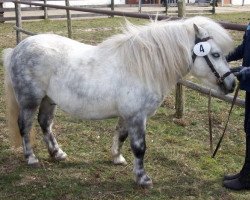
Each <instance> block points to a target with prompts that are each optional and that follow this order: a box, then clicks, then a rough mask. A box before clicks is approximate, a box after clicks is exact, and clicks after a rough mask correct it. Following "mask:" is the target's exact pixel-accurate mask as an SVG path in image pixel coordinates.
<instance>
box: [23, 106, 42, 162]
mask: <svg viewBox="0 0 250 200" xmlns="http://www.w3.org/2000/svg"><path fill="white" fill-rule="evenodd" d="M35 112H36V108H21V109H20V112H19V116H18V126H19V130H20V133H21V136H22V143H23V153H24V157H25V159H26V160H27V163H28V165H31V166H38V163H39V161H38V159H37V158H36V156H35V154H34V153H33V149H32V147H31V144H30V138H29V135H30V130H31V127H32V120H33V117H34V115H35Z"/></svg>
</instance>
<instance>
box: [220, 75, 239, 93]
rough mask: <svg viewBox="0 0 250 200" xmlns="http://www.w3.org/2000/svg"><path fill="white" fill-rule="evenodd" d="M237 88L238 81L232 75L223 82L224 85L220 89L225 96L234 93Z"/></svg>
mask: <svg viewBox="0 0 250 200" xmlns="http://www.w3.org/2000/svg"><path fill="white" fill-rule="evenodd" d="M235 86H236V81H235V78H233V76H232V75H230V76H229V77H227V78H225V80H223V82H222V84H220V88H221V90H222V91H223V93H225V94H228V93H232V92H233V91H234V89H235Z"/></svg>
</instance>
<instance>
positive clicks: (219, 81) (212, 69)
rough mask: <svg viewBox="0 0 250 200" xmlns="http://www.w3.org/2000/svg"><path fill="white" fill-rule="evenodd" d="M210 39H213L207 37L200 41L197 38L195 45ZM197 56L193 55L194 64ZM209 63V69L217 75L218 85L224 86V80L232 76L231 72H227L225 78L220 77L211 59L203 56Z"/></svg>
mask: <svg viewBox="0 0 250 200" xmlns="http://www.w3.org/2000/svg"><path fill="white" fill-rule="evenodd" d="M209 39H211V37H206V38H203V39H200V38H198V37H196V38H195V44H197V43H199V42H206V41H208V40H209ZM196 57H197V55H196V54H195V53H194V52H193V55H192V59H193V63H194V61H195V59H196ZM203 57H204V58H205V60H206V62H207V65H208V66H209V68H210V69H211V71H212V72H213V74H214V75H215V77H216V78H217V83H218V85H222V84H223V81H224V79H225V78H226V77H227V76H229V75H230V74H231V72H230V71H228V72H226V73H225V74H223V76H220V74H219V73H218V72H217V71H216V69H215V68H214V65H213V63H212V62H211V61H210V59H209V57H208V56H207V55H205V56H203Z"/></svg>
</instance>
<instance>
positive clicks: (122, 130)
mask: <svg viewBox="0 0 250 200" xmlns="http://www.w3.org/2000/svg"><path fill="white" fill-rule="evenodd" d="M232 46H233V43H232V39H231V38H230V36H229V34H228V33H227V31H226V30H225V29H223V28H222V27H221V26H220V25H219V24H217V23H215V22H214V21H212V20H210V19H208V18H204V17H194V18H190V19H187V20H180V21H162V22H158V21H153V22H151V23H149V24H148V25H145V26H134V25H132V24H130V23H129V22H127V25H126V27H125V28H124V31H123V33H122V34H119V35H116V36H113V37H111V38H109V39H107V40H105V41H104V42H102V43H100V44H99V45H97V46H91V45H87V44H83V43H79V42H77V41H74V40H71V39H68V38H65V37H61V36H58V35H53V34H41V35H36V36H32V37H29V38H27V39H25V40H23V41H22V42H21V43H20V44H18V45H17V46H16V47H15V48H14V49H6V50H5V51H4V66H5V69H6V73H5V74H6V89H7V95H8V101H9V109H10V115H9V118H10V119H9V122H10V123H9V125H10V130H11V132H13V133H14V132H18V134H20V135H21V139H22V144H23V152H24V155H25V158H26V160H27V162H28V164H29V165H37V164H38V159H37V158H36V156H35V154H34V153H33V150H32V147H31V144H30V139H29V135H30V130H31V127H32V121H33V118H34V115H35V113H36V111H37V109H38V108H39V114H38V121H39V124H40V126H41V128H42V131H43V134H44V140H45V142H46V145H47V148H48V151H49V154H50V155H51V156H52V157H53V158H54V159H56V160H64V159H65V158H66V156H67V155H66V153H64V152H63V151H62V150H61V148H59V145H58V143H57V141H56V139H55V137H54V134H53V132H52V121H53V118H54V112H55V108H56V105H58V106H59V107H60V108H61V109H62V110H64V111H65V112H67V113H70V114H71V115H73V116H77V117H79V118H81V119H90V120H97V119H106V118H111V117H119V122H118V126H117V129H116V130H117V131H116V133H115V135H114V138H113V145H112V155H113V162H114V163H115V164H125V163H126V161H125V159H124V157H123V156H122V154H121V147H122V144H123V142H124V141H125V140H126V138H127V136H129V138H130V143H131V148H132V151H133V154H134V157H135V160H134V173H135V177H136V182H137V183H138V184H139V185H141V186H151V185H152V181H151V179H150V178H149V176H148V175H147V174H146V172H145V169H144V166H143V159H144V154H145V150H146V144H145V133H146V121H147V118H148V117H150V116H152V115H153V114H154V113H155V111H156V109H157V108H158V107H159V106H160V105H161V102H162V101H163V100H164V98H165V97H166V95H168V94H169V92H170V91H171V89H172V88H173V87H174V86H175V84H176V83H177V82H178V80H179V79H181V78H182V77H184V76H185V75H187V74H188V73H189V72H191V73H192V74H193V75H194V76H196V77H198V78H200V79H201V80H203V81H204V82H205V83H206V84H207V85H208V86H210V87H212V88H215V89H216V90H218V91H220V92H222V93H225V94H226V93H229V92H233V89H234V86H235V80H234V77H233V75H229V74H228V72H229V67H228V64H227V62H226V60H225V57H224V55H225V54H227V53H228V52H229V51H230V50H231V49H232ZM225 74H226V75H225Z"/></svg>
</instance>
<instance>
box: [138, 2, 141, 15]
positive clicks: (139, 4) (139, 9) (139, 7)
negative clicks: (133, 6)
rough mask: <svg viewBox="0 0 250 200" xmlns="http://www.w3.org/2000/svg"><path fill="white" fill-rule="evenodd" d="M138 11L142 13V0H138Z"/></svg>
mask: <svg viewBox="0 0 250 200" xmlns="http://www.w3.org/2000/svg"><path fill="white" fill-rule="evenodd" d="M138 12H139V13H141V0H139V2H138Z"/></svg>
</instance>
